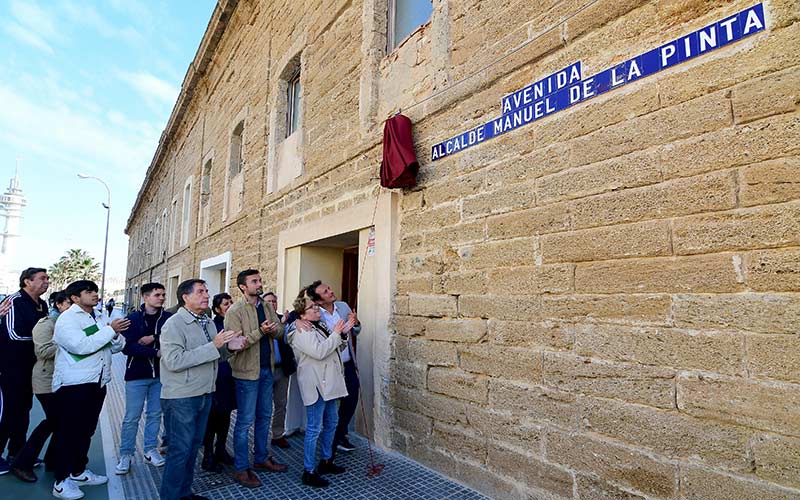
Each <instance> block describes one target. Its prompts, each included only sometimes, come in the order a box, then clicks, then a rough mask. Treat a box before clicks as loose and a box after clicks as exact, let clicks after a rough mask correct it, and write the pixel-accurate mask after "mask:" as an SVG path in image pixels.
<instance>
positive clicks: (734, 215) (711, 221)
mask: <svg viewBox="0 0 800 500" xmlns="http://www.w3.org/2000/svg"><path fill="white" fill-rule="evenodd" d="M672 238H673V246H674V249H675V253H676V254H679V255H688V254H696V253H707V252H720V251H725V250H742V249H745V250H747V249H756V248H767V247H779V246H787V245H797V244H800V203H788V204H782V205H770V206H766V207H756V208H748V209H739V210H734V211H730V212H722V213H716V214H704V215H697V216H693V217H686V218H682V219H676V220H675V221H673V230H672Z"/></svg>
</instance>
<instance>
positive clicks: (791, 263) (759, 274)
mask: <svg viewBox="0 0 800 500" xmlns="http://www.w3.org/2000/svg"><path fill="white" fill-rule="evenodd" d="M798 262H800V249H797V248H786V249H783V248H782V249H778V250H764V251H760V252H750V253H747V254H745V255H744V266H745V282H746V283H747V286H748V288H750V289H751V290H755V291H759V292H767V291H776V292H798V291H800V265H798Z"/></svg>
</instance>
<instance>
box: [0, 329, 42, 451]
mask: <svg viewBox="0 0 800 500" xmlns="http://www.w3.org/2000/svg"><path fill="white" fill-rule="evenodd" d="M2 348H3V349H7V351H6V352H5V353H3V356H2V365H1V366H0V390H2V391H3V418H2V419H0V455H2V454H3V450H4V449H5V448H6V445H8V454H9V455H10V456H16V454H17V453H19V451H20V450H21V449H22V447H23V446H24V445H25V436H26V435H27V434H28V424H29V423H30V413H31V407H32V406H33V387H32V386H31V377H32V375H33V365H34V364H36V356H35V355H34V354H33V342H27V341H14V340H8V339H6V340H5V342H3V345H2Z"/></svg>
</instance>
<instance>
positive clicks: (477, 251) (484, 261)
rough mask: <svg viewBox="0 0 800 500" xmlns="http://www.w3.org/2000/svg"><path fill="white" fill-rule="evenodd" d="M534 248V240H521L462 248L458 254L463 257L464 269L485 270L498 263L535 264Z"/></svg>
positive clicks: (510, 264) (513, 264)
mask: <svg viewBox="0 0 800 500" xmlns="http://www.w3.org/2000/svg"><path fill="white" fill-rule="evenodd" d="M534 248H535V243H534V240H533V239H532V238H521V239H515V240H508V241H495V242H488V243H481V244H478V245H474V246H469V247H461V248H459V249H458V253H459V255H460V256H461V267H462V268H463V269H484V268H487V267H494V266H496V265H497V263H498V262H502V263H504V264H505V265H507V266H524V265H530V264H533V262H534V258H535V257H534V255H535V254H534Z"/></svg>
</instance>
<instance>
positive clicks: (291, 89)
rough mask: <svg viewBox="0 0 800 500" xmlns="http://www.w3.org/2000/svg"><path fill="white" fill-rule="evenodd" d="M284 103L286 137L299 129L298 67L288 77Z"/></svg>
mask: <svg viewBox="0 0 800 500" xmlns="http://www.w3.org/2000/svg"><path fill="white" fill-rule="evenodd" d="M286 103H287V104H288V106H287V109H286V137H289V136H290V135H292V134H293V133H294V132H295V131H296V130H299V129H300V123H301V118H302V104H303V85H302V84H301V83H300V68H298V69H297V71H296V72H295V73H294V75H293V76H292V78H291V79H289V85H288V88H287V95H286Z"/></svg>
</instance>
